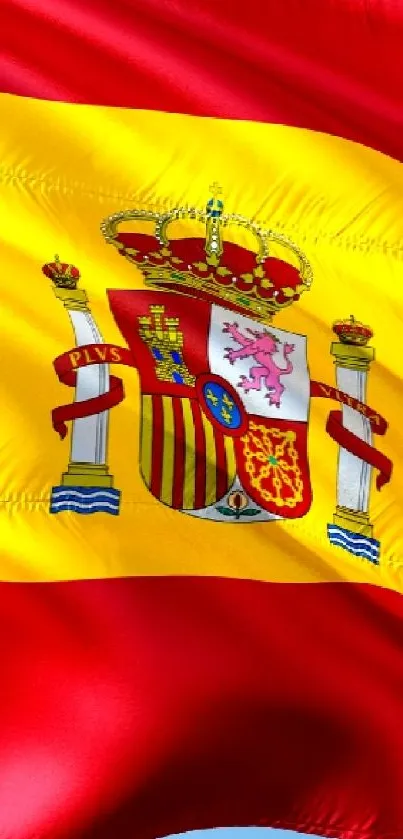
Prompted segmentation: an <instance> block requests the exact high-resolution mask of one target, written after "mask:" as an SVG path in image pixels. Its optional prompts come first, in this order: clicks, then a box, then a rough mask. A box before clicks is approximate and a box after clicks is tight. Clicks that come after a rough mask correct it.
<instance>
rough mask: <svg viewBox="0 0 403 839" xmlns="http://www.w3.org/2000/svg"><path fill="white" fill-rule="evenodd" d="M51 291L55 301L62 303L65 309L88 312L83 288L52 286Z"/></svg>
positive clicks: (86, 298)
mask: <svg viewBox="0 0 403 839" xmlns="http://www.w3.org/2000/svg"><path fill="white" fill-rule="evenodd" d="M53 291H54V293H55V296H56V297H57V299H58V300H61V301H62V303H63V306H64V307H65V309H71V310H73V311H74V310H78V311H85V312H87V311H88V296H87V292H86V291H84V289H83V288H63V287H62V286H54V287H53Z"/></svg>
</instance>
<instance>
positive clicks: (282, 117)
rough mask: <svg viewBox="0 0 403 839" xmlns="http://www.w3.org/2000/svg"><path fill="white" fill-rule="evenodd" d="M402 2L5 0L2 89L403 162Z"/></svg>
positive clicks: (1, 70)
mask: <svg viewBox="0 0 403 839" xmlns="http://www.w3.org/2000/svg"><path fill="white" fill-rule="evenodd" d="M402 24H403V5H402V3H400V2H398V0H366V2H364V0H287V2H279V0H250V2H249V3H248V5H247V7H246V6H245V4H244V2H243V0H220V2H219V3H217V2H215V0H191V2H189V0H175V2H171V1H170V0H114V2H113V3H111V2H110V0H86V2H85V3H83V2H82V0H52V3H49V0H27V2H24V3H22V2H20V0H3V3H2V58H1V64H0V89H2V90H4V91H8V92H11V93H17V94H22V95H24V96H34V97H38V98H44V99H55V100H65V101H69V102H86V103H94V104H102V105H118V106H124V107H130V108H151V109H157V110H165V111H177V112H183V113H190V114H201V115H206V116H217V117H230V118H237V119H252V120H261V121H267V122H280V123H284V124H290V125H298V126H303V127H306V128H311V129H316V130H319V131H324V132H327V133H330V134H337V135H340V136H343V137H347V138H349V139H353V140H357V141H359V142H361V143H364V144H365V145H368V146H373V147H374V148H377V149H380V150H381V151H384V152H386V153H388V154H390V155H392V156H395V157H397V158H400V159H403V86H402V84H401V78H400V77H401V74H400V73H399V67H400V66H401V43H402Z"/></svg>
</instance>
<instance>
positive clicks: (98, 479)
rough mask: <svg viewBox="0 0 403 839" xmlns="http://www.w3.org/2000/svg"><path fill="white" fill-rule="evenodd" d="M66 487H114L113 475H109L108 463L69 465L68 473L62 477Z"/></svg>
mask: <svg viewBox="0 0 403 839" xmlns="http://www.w3.org/2000/svg"><path fill="white" fill-rule="evenodd" d="M62 486H65V487H77V486H79V487H112V486H113V475H110V474H109V469H108V467H107V465H106V463H102V464H95V463H77V462H72V463H69V465H68V469H67V472H64V474H63V475H62Z"/></svg>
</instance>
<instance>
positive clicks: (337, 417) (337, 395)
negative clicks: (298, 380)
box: [311, 382, 393, 490]
mask: <svg viewBox="0 0 403 839" xmlns="http://www.w3.org/2000/svg"><path fill="white" fill-rule="evenodd" d="M311 396H317V397H322V398H325V399H334V400H336V401H337V402H341V403H342V404H343V405H348V406H349V407H350V408H353V409H354V410H355V411H358V413H360V414H362V415H363V416H364V417H365V418H366V419H367V420H368V422H369V423H370V425H371V429H372V431H373V432H374V434H382V435H383V434H385V432H386V429H387V427H388V424H387V422H386V420H385V419H384V418H383V417H382V416H381V415H380V414H378V413H377V412H376V411H374V410H373V409H372V408H370V407H369V406H368V405H365V404H364V403H363V402H360V401H359V400H358V399H354V397H352V396H349V395H348V393H344V392H343V391H342V390H338V389H337V388H335V387H331V386H330V385H325V384H323V382H311ZM326 431H327V433H328V434H329V435H330V437H331V438H332V440H334V441H335V442H336V443H338V444H339V445H340V446H342V447H343V449H347V451H348V452H351V454H354V455H355V456H356V457H359V458H360V459H361V460H363V461H364V462H365V463H368V464H369V465H370V466H373V467H374V469H376V470H377V471H378V475H377V477H376V488H377V489H378V490H379V489H382V487H383V486H384V485H385V484H387V483H388V482H389V481H390V478H391V475H392V469H393V464H392V462H391V461H390V460H389V458H388V457H386V456H385V455H384V454H382V452H380V451H378V449H375V448H374V446H371V445H370V444H369V443H366V442H365V440H361V438H360V437H357V436H356V434H353V432H352V431H349V430H348V428H345V426H344V425H343V414H342V412H341V411H330V414H329V416H328V419H327V423H326Z"/></svg>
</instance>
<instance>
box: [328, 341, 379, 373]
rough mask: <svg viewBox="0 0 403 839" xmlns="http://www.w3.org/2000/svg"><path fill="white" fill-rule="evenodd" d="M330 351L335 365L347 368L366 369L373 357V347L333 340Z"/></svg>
mask: <svg viewBox="0 0 403 839" xmlns="http://www.w3.org/2000/svg"><path fill="white" fill-rule="evenodd" d="M330 352H331V354H332V356H333V357H334V363H335V365H336V367H347V368H348V369H349V370H358V371H361V370H368V368H369V365H370V364H371V361H373V360H374V358H375V348H374V347H367V346H358V345H357V344H346V343H343V342H341V341H333V342H332V344H331V347H330Z"/></svg>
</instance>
